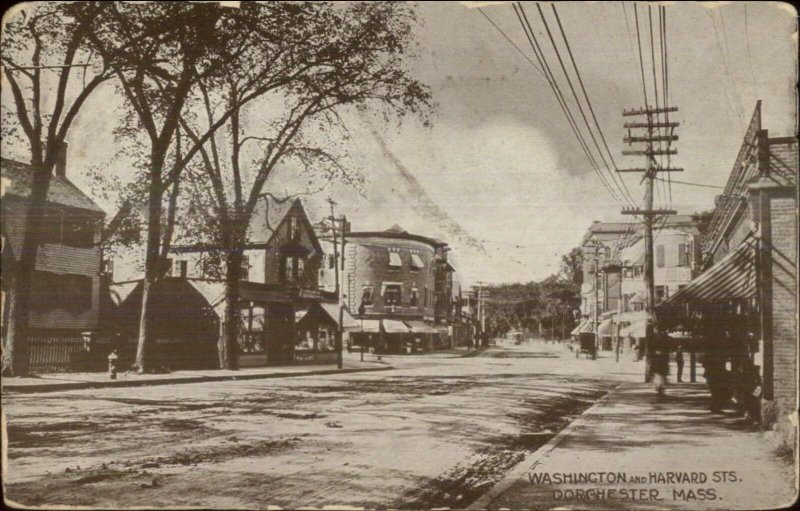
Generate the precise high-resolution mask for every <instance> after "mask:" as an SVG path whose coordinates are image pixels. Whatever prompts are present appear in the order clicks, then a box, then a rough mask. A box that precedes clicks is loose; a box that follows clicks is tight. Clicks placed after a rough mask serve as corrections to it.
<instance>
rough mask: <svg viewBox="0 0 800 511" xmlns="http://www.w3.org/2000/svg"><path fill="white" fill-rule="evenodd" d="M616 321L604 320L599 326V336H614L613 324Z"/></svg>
mask: <svg viewBox="0 0 800 511" xmlns="http://www.w3.org/2000/svg"><path fill="white" fill-rule="evenodd" d="M613 322H614V320H613V319H612V318H608V319H604V320H603V322H602V323H600V324H599V325H597V334H598V335H612V334H613V333H614V332H613V325H612V323H613Z"/></svg>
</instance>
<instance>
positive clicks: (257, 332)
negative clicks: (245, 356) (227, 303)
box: [239, 304, 266, 353]
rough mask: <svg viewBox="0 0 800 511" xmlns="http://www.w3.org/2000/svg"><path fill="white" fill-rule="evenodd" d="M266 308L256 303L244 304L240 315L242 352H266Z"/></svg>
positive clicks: (240, 344) (240, 345)
mask: <svg viewBox="0 0 800 511" xmlns="http://www.w3.org/2000/svg"><path fill="white" fill-rule="evenodd" d="M265 317H266V310H265V309H264V307H262V306H259V305H254V304H247V305H244V306H243V307H242V308H241V310H240V316H239V347H240V348H241V350H242V353H263V352H264V326H265Z"/></svg>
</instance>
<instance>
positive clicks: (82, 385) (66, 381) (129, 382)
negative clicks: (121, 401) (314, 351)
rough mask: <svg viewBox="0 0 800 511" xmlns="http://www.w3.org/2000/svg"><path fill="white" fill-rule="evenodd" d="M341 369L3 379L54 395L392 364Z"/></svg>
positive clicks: (350, 367) (16, 387)
mask: <svg viewBox="0 0 800 511" xmlns="http://www.w3.org/2000/svg"><path fill="white" fill-rule="evenodd" d="M342 365H343V367H342V369H337V368H336V364H324V365H294V366H276V367H253V368H246V369H240V370H238V371H229V370H223V369H208V370H200V371H174V372H172V373H166V374H136V373H119V374H118V375H117V379H116V380H109V379H108V374H107V373H105V372H102V373H52V374H41V375H37V376H32V377H11V378H8V377H4V378H3V379H2V391H3V393H7V392H55V391H62V390H81V389H95V388H107V387H140V386H145V385H167V384H180V383H202V382H213V381H227V380H256V379H264V378H288V377H292V376H312V375H324V374H342V373H356V372H364V371H385V370H387V369H393V367H392V366H391V365H388V364H385V363H383V364H382V363H380V362H376V361H364V362H360V361H358V360H352V359H348V358H347V357H345V359H344V363H343V364H342Z"/></svg>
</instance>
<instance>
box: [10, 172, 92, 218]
mask: <svg viewBox="0 0 800 511" xmlns="http://www.w3.org/2000/svg"><path fill="white" fill-rule="evenodd" d="M0 175H2V177H3V194H4V195H5V194H10V195H16V196H18V197H24V198H27V197H30V195H31V184H32V181H33V167H32V166H31V165H29V164H27V163H22V162H18V161H14V160H9V159H7V158H2V159H0ZM47 202H49V203H51V204H58V205H61V206H69V207H72V208H77V209H83V210H87V211H91V212H93V213H97V214H102V215H105V211H103V210H102V209H101V208H100V206H98V205H97V203H95V202H94V201H93V200H92V199H91V198H89V196H88V195H86V194H85V193H83V192H82V191H81V190H80V189H79V188H78V187H77V186H75V185H74V184H72V182H71V181H70V180H69V179H67V178H66V177H63V176H56V175H54V176H52V177H51V178H50V186H49V188H48V190H47Z"/></svg>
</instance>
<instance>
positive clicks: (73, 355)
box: [28, 336, 112, 373]
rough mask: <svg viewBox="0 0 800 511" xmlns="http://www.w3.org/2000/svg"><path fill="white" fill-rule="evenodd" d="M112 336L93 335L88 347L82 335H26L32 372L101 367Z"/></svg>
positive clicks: (109, 349)
mask: <svg viewBox="0 0 800 511" xmlns="http://www.w3.org/2000/svg"><path fill="white" fill-rule="evenodd" d="M111 344H112V338H111V337H110V336H107V337H97V338H95V339H94V341H93V342H92V347H91V351H87V350H86V345H85V342H84V340H83V337H30V338H29V339H28V357H29V364H30V365H29V367H30V371H31V372H33V373H60V372H83V371H102V370H103V368H104V366H105V360H106V356H107V355H108V353H109V352H110V351H111Z"/></svg>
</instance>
